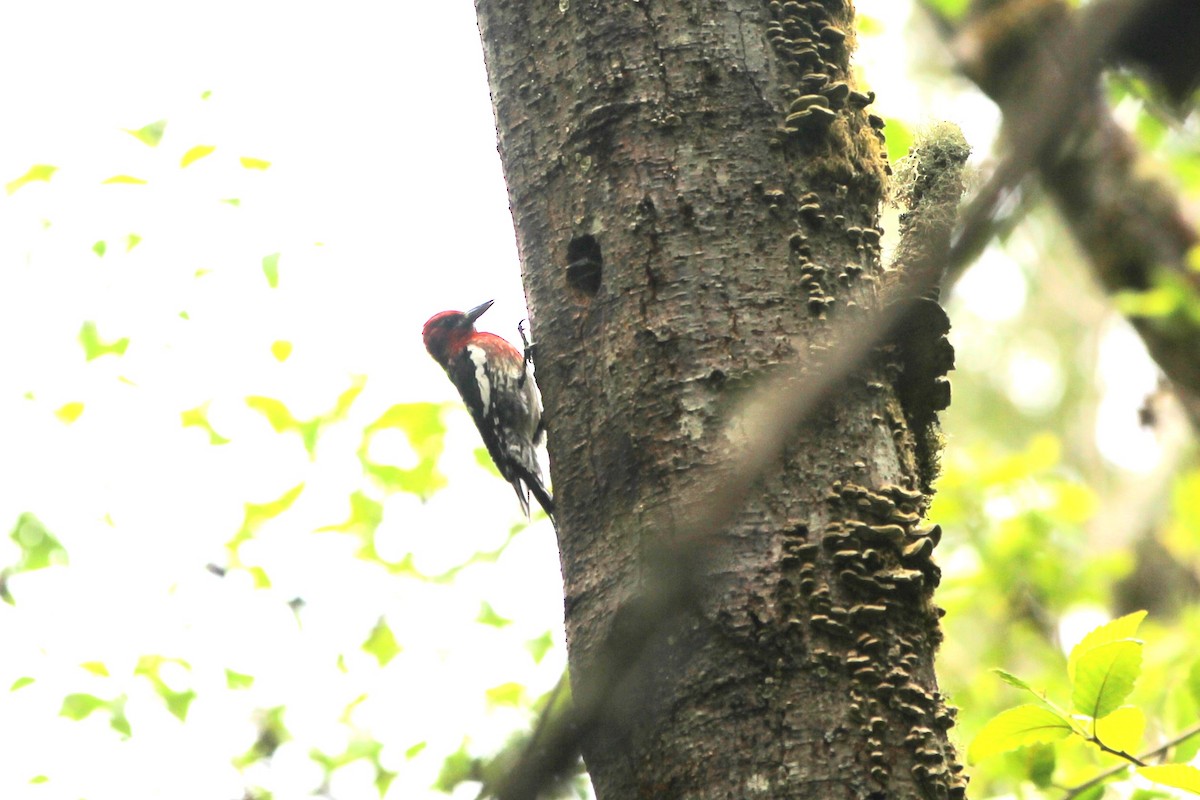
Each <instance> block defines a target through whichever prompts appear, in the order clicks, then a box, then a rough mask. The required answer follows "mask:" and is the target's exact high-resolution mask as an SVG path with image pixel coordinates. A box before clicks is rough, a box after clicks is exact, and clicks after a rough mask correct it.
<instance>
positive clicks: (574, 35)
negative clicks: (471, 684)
mask: <svg viewBox="0 0 1200 800" xmlns="http://www.w3.org/2000/svg"><path fill="white" fill-rule="evenodd" d="M476 7H477V12H478V18H479V24H480V31H481V34H482V38H483V42H484V49H485V56H486V60H487V66H488V73H489V78H490V82H491V88H492V97H493V103H494V106H495V111H496V121H497V127H498V131H499V139H500V150H501V155H502V158H503V162H504V169H505V174H506V178H507V181H508V186H509V196H510V201H511V206H512V211H513V216H514V220H515V223H516V229H517V239H518V244H519V249H520V253H521V257H522V263H523V270H524V278H525V286H526V293H527V296H528V300H529V307H530V312H531V318H532V319H531V321H532V324H533V332H534V335H535V339H536V341H537V344H538V349H537V358H536V364H537V370H538V381H539V383H540V385H541V387H542V391H543V396H544V399H545V403H546V418H547V421H548V424H549V429H550V439H549V448H550V458H551V464H552V470H551V472H552V476H553V482H554V488H555V492H556V497H557V502H558V518H559V545H560V550H561V561H562V569H563V577H564V582H565V593H566V603H565V605H566V625H567V635H568V643H569V647H570V661H571V668H572V680H573V682H575V683H576V684H579V683H581V682H582V683H586V682H587V681H588V678H589V672H588V671H589V665H590V664H591V663H592V662H593V660H594V658H595V656H596V653H597V652H598V648H599V646H600V643H601V641H602V640H603V637H605V636H606V635H607V634H608V633H609V630H610V627H611V622H612V620H613V618H614V615H615V614H616V611H617V609H618V608H619V607H620V606H621V604H622V603H623V602H625V601H626V600H627V599H628V598H630V597H631V596H633V595H634V594H636V593H637V592H638V590H639V588H640V584H641V582H642V580H643V576H644V574H645V573H644V567H645V565H644V562H643V560H642V554H643V553H644V552H645V551H646V549H647V547H648V546H649V545H650V543H651V540H652V539H653V537H655V536H669V535H671V532H670V531H663V530H662V529H661V526H659V527H654V526H652V525H651V521H652V520H660V519H663V518H664V517H665V518H668V519H669V518H671V517H672V515H673V513H674V511H675V510H676V508H677V504H679V503H680V502H681V498H683V497H685V496H687V494H688V493H689V492H691V491H695V490H696V489H697V484H698V483H699V481H701V480H702V479H701V478H700V477H699V476H701V475H703V474H707V473H705V472H704V469H705V468H707V467H714V466H716V465H719V464H720V463H721V462H722V459H723V457H724V455H725V454H726V453H727V451H728V450H729V448H730V447H731V438H730V434H729V433H728V428H727V427H726V424H727V422H728V417H729V414H728V412H729V410H730V408H731V407H732V406H733V404H734V403H735V401H736V398H737V396H738V395H739V393H740V391H741V390H742V389H743V388H744V387H746V386H748V385H751V384H752V383H753V379H754V378H755V377H756V376H759V375H761V374H762V373H763V371H764V370H766V369H768V368H770V367H772V366H773V365H778V364H781V363H785V362H789V361H794V360H795V359H796V358H797V356H799V357H800V358H801V359H807V361H808V362H809V363H812V364H814V365H816V364H818V363H819V362H820V361H821V359H822V354H823V353H826V352H828V351H827V348H828V347H829V345H830V342H829V338H830V331H831V326H832V325H833V324H834V323H836V322H838V321H842V320H857V321H860V322H861V324H863V325H871V324H872V319H871V316H870V312H871V310H872V309H874V308H876V307H877V306H878V304H879V294H880V293H879V285H880V283H881V280H880V279H881V277H882V276H883V273H884V271H883V268H882V266H881V264H880V250H879V240H880V232H881V231H880V228H879V227H878V224H879V206H880V201H881V197H882V193H883V189H884V183H885V180H886V173H887V171H888V168H887V166H886V161H885V156H884V155H883V151H882V147H881V141H882V134H881V133H880V132H879V130H878V129H879V128H881V127H882V121H881V120H879V119H878V118H875V117H872V116H870V114H869V112H868V110H867V108H866V107H867V106H868V105H869V103H870V101H871V99H872V98H871V97H870V96H868V95H866V94H863V93H862V92H860V91H858V90H857V89H856V87H855V86H854V85H853V81H852V79H851V78H850V77H849V54H850V50H851V48H852V43H853V23H852V15H853V8H852V7H851V5H850V3H849V2H848V0H847V1H846V2H843V0H821V1H820V2H816V1H813V0H809V1H808V2H794V1H793V2H786V3H781V2H777V1H776V2H765V0H676V1H675V2H663V1H662V0H640V1H639V0H620V1H618V0H555V1H554V2H538V3H530V2H516V1H515V0H476ZM898 351H899V349H898V348H884V349H881V350H879V351H878V352H876V353H875V354H874V356H873V358H872V359H871V361H870V363H868V364H864V365H862V366H861V367H860V368H859V369H857V370H856V371H855V373H854V375H853V377H852V378H851V379H849V380H848V381H847V382H846V384H845V385H844V386H843V387H842V388H841V389H840V391H839V392H838V393H837V396H836V397H834V398H832V401H831V402H828V403H826V404H825V405H824V406H823V407H822V409H821V411H820V413H818V414H817V415H815V416H814V418H812V419H811V420H810V422H809V424H808V426H807V428H806V429H805V430H804V431H802V433H801V434H800V435H799V436H798V437H797V439H796V441H795V442H794V443H792V444H791V446H790V447H789V448H788V451H787V455H786V457H785V458H784V460H783V463H781V464H780V465H779V469H778V470H777V472H775V473H774V474H772V475H770V476H769V477H768V478H767V479H766V480H764V481H763V482H762V483H761V486H760V490H759V491H758V493H757V496H755V497H753V498H752V499H751V502H750V503H749V505H748V507H747V508H746V509H745V510H744V512H742V513H741V514H740V515H739V517H738V522H737V524H736V525H735V526H734V527H733V528H732V529H731V530H729V531H728V542H729V551H728V556H727V557H724V558H722V559H721V560H720V562H719V564H717V565H715V566H713V567H712V568H711V569H710V572H711V574H709V575H707V576H706V578H705V579H706V581H707V582H708V584H709V585H711V587H712V590H711V594H710V595H709V596H708V597H707V598H706V599H705V601H704V602H703V603H702V604H701V607H700V608H698V609H693V610H691V611H689V613H688V614H686V615H681V616H682V618H681V619H680V620H679V621H678V623H677V625H676V627H675V628H674V629H673V630H672V633H673V635H672V636H671V637H670V639H669V640H667V641H666V642H664V643H662V644H660V645H659V646H657V648H656V650H655V653H654V656H655V665H656V668H655V670H654V674H653V675H651V676H649V677H647V678H645V680H644V684H645V685H644V688H645V691H646V693H645V694H644V695H642V697H643V698H644V701H645V702H644V703H642V704H641V705H640V707H639V708H637V709H636V711H637V712H638V713H632V710H630V709H624V710H621V711H620V713H617V714H616V715H615V716H617V717H619V718H620V720H621V721H622V724H620V725H617V726H615V727H614V726H610V727H608V728H606V729H605V731H604V732H603V733H602V734H598V735H596V736H593V737H591V738H590V739H589V740H588V742H587V743H586V744H585V746H584V757H585V760H586V762H587V765H588V768H589V771H590V772H591V776H592V780H593V783H594V786H595V788H596V792H597V794H598V796H599V797H600V798H601V800H609V798H621V799H622V800H625V799H627V798H636V797H644V798H670V797H688V798H707V797H714V798H715V797H737V798H750V797H771V798H783V797H802V798H888V797H894V798H909V797H931V798H932V797H960V796H962V795H963V794H964V793H965V778H964V777H963V776H962V774H961V767H960V765H959V764H958V762H957V759H956V756H955V754H954V751H953V748H952V747H951V745H950V744H949V742H948V737H947V729H948V728H949V727H950V726H951V724H952V713H951V712H950V711H948V710H947V708H946V706H945V704H944V702H943V699H942V697H941V695H940V694H939V693H938V691H937V683H936V678H935V676H934V671H933V657H934V651H935V649H936V646H937V641H938V635H939V634H938V627H937V618H938V611H937V608H936V607H935V606H934V605H933V603H932V600H931V592H932V589H933V586H934V585H935V584H936V580H937V571H936V567H935V566H934V565H933V564H932V563H931V561H930V560H929V555H930V551H931V550H932V546H933V545H934V544H936V540H937V534H938V532H937V530H936V529H932V530H929V529H926V530H921V529H920V528H919V520H920V516H921V515H922V514H923V512H924V510H925V508H926V506H927V504H928V499H929V491H930V487H929V484H930V481H931V480H932V477H933V475H932V470H933V466H932V463H931V459H930V458H929V450H928V445H929V436H930V431H929V430H928V429H927V426H928V423H929V418H930V413H931V409H930V408H929V407H928V405H929V403H930V402H931V401H930V400H929V399H928V397H925V396H922V398H923V399H914V393H913V392H911V391H909V390H908V389H906V388H905V387H904V386H903V385H902V384H903V381H902V380H901V378H900V375H901V372H900V370H901V368H902V366H903V365H902V364H901V363H900V358H901V356H902V355H903V354H902V353H899V352H898ZM909 389H911V387H909ZM915 394H917V395H920V394H921V393H920V392H917V393H915ZM932 402H933V404H934V406H936V405H937V401H936V399H935V400H934V401H932ZM922 403H924V404H925V407H921V408H918V407H917V406H919V405H921V404H922ZM677 533H679V534H686V531H680V532H677Z"/></svg>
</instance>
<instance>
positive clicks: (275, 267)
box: [262, 253, 279, 289]
mask: <svg viewBox="0 0 1200 800" xmlns="http://www.w3.org/2000/svg"><path fill="white" fill-rule="evenodd" d="M262 270H263V275H266V276H267V284H268V285H269V286H270V287H271V288H272V289H274V288H276V287H278V286H279V253H271V255H269V256H263V260H262Z"/></svg>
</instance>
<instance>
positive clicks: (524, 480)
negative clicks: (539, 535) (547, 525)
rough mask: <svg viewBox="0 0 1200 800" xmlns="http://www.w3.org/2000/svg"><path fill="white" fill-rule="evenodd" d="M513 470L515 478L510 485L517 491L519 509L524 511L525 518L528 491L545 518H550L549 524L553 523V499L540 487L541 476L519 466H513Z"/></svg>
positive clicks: (527, 507) (527, 513) (526, 514)
mask: <svg viewBox="0 0 1200 800" xmlns="http://www.w3.org/2000/svg"><path fill="white" fill-rule="evenodd" d="M513 470H514V471H515V472H516V473H517V476H516V479H515V480H514V481H513V482H512V484H513V487H514V488H515V489H516V490H517V497H519V498H520V500H521V508H522V510H524V511H525V516H527V517H528V516H529V496H528V495H527V494H526V491H528V492H529V493H530V494H532V495H533V496H534V499H536V500H537V501H538V505H540V506H541V507H542V510H543V511H545V512H546V516H548V517H550V522H552V523H553V522H555V519H554V498H553V497H551V496H550V492H548V491H546V487H545V486H543V485H542V478H541V476H540V475H538V474H537V473H536V472H534V471H533V470H530V469H527V468H526V467H524V466H521V465H519V464H514V465H513Z"/></svg>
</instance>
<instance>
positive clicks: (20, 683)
mask: <svg viewBox="0 0 1200 800" xmlns="http://www.w3.org/2000/svg"><path fill="white" fill-rule="evenodd" d="M31 683H35V679H33V678H31V677H29V676H28V675H26V676H25V677H23V678H17V679H16V680H15V681H13V683H12V686H10V687H8V690H9V691H10V692H15V691H16V690H17V689H24V688H25V687H26V686H28V685H29V684H31Z"/></svg>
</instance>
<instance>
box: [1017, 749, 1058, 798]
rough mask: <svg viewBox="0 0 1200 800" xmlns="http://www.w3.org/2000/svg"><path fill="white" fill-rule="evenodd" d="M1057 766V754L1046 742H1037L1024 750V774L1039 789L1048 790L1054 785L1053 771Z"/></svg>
mask: <svg viewBox="0 0 1200 800" xmlns="http://www.w3.org/2000/svg"><path fill="white" fill-rule="evenodd" d="M1057 766H1058V752H1057V751H1056V750H1055V749H1054V745H1052V744H1050V743H1048V742H1037V743H1036V744H1031V745H1028V746H1027V747H1026V748H1025V774H1026V775H1028V776H1029V780H1030V781H1031V782H1032V783H1033V785H1034V786H1036V787H1038V788H1039V789H1048V788H1050V787H1051V786H1052V785H1053V784H1054V769H1055V767H1057Z"/></svg>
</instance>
